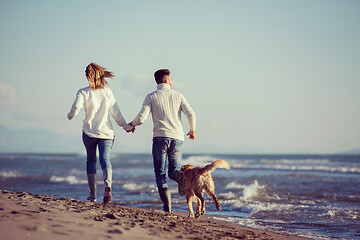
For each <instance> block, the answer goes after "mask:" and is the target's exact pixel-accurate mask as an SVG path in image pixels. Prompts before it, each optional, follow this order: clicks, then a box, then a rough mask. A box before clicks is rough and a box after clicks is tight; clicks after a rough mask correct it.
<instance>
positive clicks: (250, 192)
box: [243, 180, 265, 201]
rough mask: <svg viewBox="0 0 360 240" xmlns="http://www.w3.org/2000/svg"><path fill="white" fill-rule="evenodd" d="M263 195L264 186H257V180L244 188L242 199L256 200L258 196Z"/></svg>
mask: <svg viewBox="0 0 360 240" xmlns="http://www.w3.org/2000/svg"><path fill="white" fill-rule="evenodd" d="M264 193H265V186H263V185H259V183H258V181H257V180H254V182H253V183H252V184H251V185H249V186H246V187H245V188H244V190H243V198H244V200H247V201H249V200H254V199H256V198H258V196H259V194H264Z"/></svg>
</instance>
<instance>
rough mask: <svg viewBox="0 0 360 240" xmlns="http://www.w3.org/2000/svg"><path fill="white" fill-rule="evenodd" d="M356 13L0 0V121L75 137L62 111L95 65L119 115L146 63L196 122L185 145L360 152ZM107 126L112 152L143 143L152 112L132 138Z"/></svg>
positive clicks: (134, 104) (145, 86) (286, 5)
mask: <svg viewBox="0 0 360 240" xmlns="http://www.w3.org/2000/svg"><path fill="white" fill-rule="evenodd" d="M359 10H360V1H346V0H344V1H340V0H338V1H331V0H323V1H320V0H315V1H313V0H311V1H295V0H294V1H287V0H284V1H256V0H251V1H240V0H236V1H235V0H234V1H229V0H226V1H102V2H99V1H0V32H1V44H0V70H1V73H2V77H1V79H0V115H1V118H0V124H1V125H3V126H5V127H7V128H10V129H23V128H30V129H32V128H35V129H44V130H48V131H52V132H56V133H59V134H62V135H66V136H71V137H78V138H79V141H81V139H80V134H81V124H82V119H83V117H84V113H83V111H82V112H81V113H80V114H79V115H78V116H77V117H76V119H75V120H73V121H68V120H67V118H66V114H67V112H68V111H69V109H70V107H71V104H72V102H73V100H74V97H75V93H76V91H77V90H78V89H79V88H82V87H84V86H86V85H87V80H86V78H85V76H84V70H85V67H86V66H87V64H89V63H90V62H95V63H98V64H100V65H101V66H103V67H106V68H108V70H110V71H112V72H114V74H115V75H116V77H115V78H114V79H113V80H109V83H110V87H111V88H112V90H113V92H114V95H115V98H116V99H117V102H118V105H119V106H120V109H121V111H122V112H123V115H124V117H125V118H126V120H127V121H131V120H132V119H133V118H134V117H135V116H136V114H137V113H138V111H139V110H140V107H141V105H142V102H143V99H144V97H145V96H146V94H147V93H149V92H150V91H152V90H154V89H155V88H156V86H155V82H154V80H153V73H154V71H156V70H157V69H159V68H169V69H170V70H171V71H172V76H173V81H174V87H173V88H174V89H175V90H178V91H180V92H182V93H183V94H184V95H185V97H186V98H187V100H188V102H189V103H190V104H191V105H192V107H193V108H194V110H195V112H196V114H197V118H198V125H197V139H196V140H195V141H190V140H186V141H185V144H184V151H185V152H186V151H187V150H189V151H193V152H194V151H197V150H198V151H201V152H206V151H209V152H210V151H211V152H213V151H231V152H239V153H249V152H250V153H265V152H266V153H268V152H270V153H289V152H295V153H299V152H300V153H304V152H317V153H332V152H339V151H345V150H349V149H354V148H360V67H359V66H360V44H359V43H360V14H359ZM184 118H185V117H184ZM114 127H115V128H116V135H117V136H116V142H115V147H114V151H123V152H126V151H132V152H133V151H138V152H149V151H150V149H151V137H152V121H151V117H149V119H148V121H147V123H146V124H144V126H141V127H138V128H137V130H136V132H135V134H133V135H127V134H125V133H123V131H122V130H121V129H120V128H119V127H116V126H115V124H114ZM184 130H185V131H186V132H187V131H188V124H187V122H186V120H185V119H184ZM45 147H46V146H45ZM82 150H83V149H79V151H82Z"/></svg>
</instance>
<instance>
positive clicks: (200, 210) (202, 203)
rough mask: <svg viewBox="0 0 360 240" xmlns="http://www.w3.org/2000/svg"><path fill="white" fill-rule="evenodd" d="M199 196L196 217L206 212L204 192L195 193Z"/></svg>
mask: <svg viewBox="0 0 360 240" xmlns="http://www.w3.org/2000/svg"><path fill="white" fill-rule="evenodd" d="M195 195H196V197H197V208H196V215H195V218H199V217H200V215H204V214H205V198H204V197H203V194H202V193H195Z"/></svg>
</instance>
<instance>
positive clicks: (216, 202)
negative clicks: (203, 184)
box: [207, 191, 221, 211]
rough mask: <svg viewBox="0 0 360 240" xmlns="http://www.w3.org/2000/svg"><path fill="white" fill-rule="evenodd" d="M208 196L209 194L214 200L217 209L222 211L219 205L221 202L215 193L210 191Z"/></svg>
mask: <svg viewBox="0 0 360 240" xmlns="http://www.w3.org/2000/svg"><path fill="white" fill-rule="evenodd" d="M207 194H209V196H210V197H212V198H213V199H214V202H215V207H216V209H217V210H219V211H221V205H220V203H219V200H218V199H217V196H216V194H215V192H211V191H209V192H207Z"/></svg>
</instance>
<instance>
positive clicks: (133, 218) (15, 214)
mask: <svg viewBox="0 0 360 240" xmlns="http://www.w3.org/2000/svg"><path fill="white" fill-rule="evenodd" d="M0 232H1V239H3V240H13V239H17V240H20V239H21V240H22V239H48V240H60V239H66V240H69V239H76V240H92V239H97V240H100V239H305V238H301V237H297V236H293V235H288V234H284V233H274V232H269V231H264V230H261V229H253V228H248V227H243V226H239V225H235V224H231V223H227V222H225V221H221V220H215V219H212V218H211V217H209V216H206V215H205V216H201V217H200V219H189V218H187V213H185V212H175V214H174V215H173V216H169V215H166V214H164V213H163V212H162V211H158V210H156V211H154V210H147V209H138V208H128V207H123V206H119V205H116V204H112V203H110V204H108V205H105V206H104V205H103V204H101V203H90V202H84V201H77V200H71V199H68V198H53V197H49V196H46V195H36V194H31V193H25V192H11V191H7V190H0Z"/></svg>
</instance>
